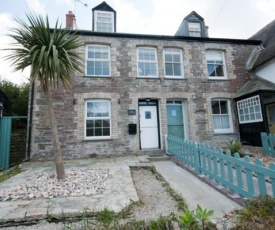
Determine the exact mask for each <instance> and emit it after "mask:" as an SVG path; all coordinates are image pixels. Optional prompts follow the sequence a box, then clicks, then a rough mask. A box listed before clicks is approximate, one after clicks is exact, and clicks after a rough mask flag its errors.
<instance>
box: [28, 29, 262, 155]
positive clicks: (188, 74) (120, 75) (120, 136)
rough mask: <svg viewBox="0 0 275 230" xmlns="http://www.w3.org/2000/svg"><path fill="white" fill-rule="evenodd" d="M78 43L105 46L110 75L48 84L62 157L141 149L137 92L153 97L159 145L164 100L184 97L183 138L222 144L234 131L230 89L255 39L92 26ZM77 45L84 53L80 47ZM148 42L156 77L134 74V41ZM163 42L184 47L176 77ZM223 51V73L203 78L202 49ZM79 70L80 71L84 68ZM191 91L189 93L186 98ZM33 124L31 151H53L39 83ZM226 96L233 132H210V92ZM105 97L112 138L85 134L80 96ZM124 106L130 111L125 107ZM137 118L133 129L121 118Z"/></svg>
mask: <svg viewBox="0 0 275 230" xmlns="http://www.w3.org/2000/svg"><path fill="white" fill-rule="evenodd" d="M79 36H81V39H82V40H83V42H84V44H85V45H88V44H99V45H107V46H108V47H110V53H111V76H110V77H88V76H83V74H78V73H74V74H73V75H72V86H71V89H69V90H64V89H62V88H59V89H57V90H54V91H52V97H53V98H54V101H55V114H56V117H57V123H58V130H59V135H60V139H61V143H62V149H63V154H64V158H65V159H75V158H85V157H92V156H94V155H95V154H96V155H97V156H109V155H133V154H144V153H145V154H147V153H148V152H147V151H143V150H141V149H140V134H139V116H138V111H139V106H138V102H139V100H140V99H145V98H151V99H156V100H157V101H158V112H159V136H160V148H159V149H158V151H164V150H165V135H166V134H167V114H166V102H167V100H178V101H182V102H183V106H184V108H185V111H186V114H185V125H186V132H187V135H186V138H188V139H191V140H194V141H197V142H203V143H211V144H212V145H214V146H217V147H219V146H221V145H223V142H224V141H226V140H227V139H232V138H238V135H239V133H238V126H237V115H236V114H237V113H236V109H235V103H234V100H233V98H234V97H235V93H236V91H237V89H238V88H239V87H240V86H241V85H242V84H243V83H244V82H245V81H247V79H248V75H247V73H246V71H245V63H246V60H247V59H248V57H249V55H250V53H251V51H252V50H253V49H254V48H255V47H256V45H257V44H256V42H255V43H254V44H253V43H248V42H246V41H245V40H243V41H241V42H240V41H239V42H236V41H234V40H229V39H224V40H223V39H218V40H217V39H216V40H215V39H212V40H211V39H186V38H182V39H180V38H177V37H168V38H167V37H166V38H165V37H164V38H162V37H161V36H156V37H153V38H152V37H150V36H148V37H146V36H145V35H143V36H142V35H141V36H136V37H133V36H128V35H123V34H120V36H116V35H110V34H109V35H107V34H106V35H105V36H99V35H98V34H96V32H94V33H93V32H91V33H90V34H86V35H79ZM85 45H84V46H83V47H81V48H80V49H79V50H77V52H79V53H81V55H83V59H85V47H86V46H85ZM138 47H153V48H156V50H157V62H158V78H139V77H138V76H137V48H138ZM165 48H177V49H180V50H181V51H182V55H183V71H184V78H183V79H168V78H165V72H164V71H165V70H164V56H163V50H164V49H165ZM208 49H213V50H222V51H224V52H225V65H226V72H227V79H225V80H210V79H208V76H207V62H206V50H208ZM83 72H85V71H84V70H83ZM192 95H195V96H196V98H195V99H194V100H193V99H192ZM34 98H35V99H34V115H33V126H32V144H31V158H32V159H36V160H46V159H52V158H53V155H52V140H51V132H50V126H49V118H48V112H47V106H46V105H45V101H44V98H43V93H42V92H41V90H40V89H39V87H36V88H35V96H34ZM212 98H223V99H228V100H229V101H230V104H231V114H232V123H233V132H232V133H228V134H216V133H214V129H213V120H212V110H211V99H212ZM88 99H108V100H110V102H111V138H110V139H107V140H87V139H85V135H84V133H85V101H86V100H88ZM128 109H134V110H136V115H128V113H127V111H128ZM130 123H134V124H137V130H138V133H137V134H136V135H129V134H128V124H130Z"/></svg>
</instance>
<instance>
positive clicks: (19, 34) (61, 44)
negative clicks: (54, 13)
mask: <svg viewBox="0 0 275 230" xmlns="http://www.w3.org/2000/svg"><path fill="white" fill-rule="evenodd" d="M26 16H27V20H28V23H26V22H24V21H23V20H21V19H19V18H17V19H15V20H16V23H17V27H15V28H12V29H11V30H10V33H9V34H8V36H9V37H11V38H12V39H13V40H14V44H13V47H12V48H11V49H8V50H9V51H10V54H9V55H7V56H6V59H8V60H10V61H12V65H13V66H14V69H15V70H16V71H17V70H24V69H25V68H26V67H28V66H31V72H30V78H31V79H32V80H35V79H38V80H39V81H40V85H41V87H42V89H43V90H44V91H45V92H46V91H48V89H49V87H55V86H56V85H57V84H58V82H59V81H60V82H61V83H62V84H63V85H64V86H68V85H69V82H70V76H71V74H72V72H74V71H77V72H83V69H84V68H83V64H82V63H83V60H82V58H81V57H80V55H79V54H78V53H76V49H77V48H79V47H80V46H83V42H81V40H80V39H79V38H78V37H77V36H75V35H74V34H73V33H72V31H70V30H68V29H62V28H61V25H59V23H58V20H57V21H56V24H55V27H54V28H53V29H51V28H50V24H49V19H48V17H46V18H45V19H44V18H43V17H42V16H41V15H38V16H36V15H32V14H27V15H26Z"/></svg>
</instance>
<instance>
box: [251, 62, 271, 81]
mask: <svg viewBox="0 0 275 230" xmlns="http://www.w3.org/2000/svg"><path fill="white" fill-rule="evenodd" d="M255 72H256V75H258V76H259V77H261V78H263V79H265V80H268V81H270V82H273V83H275V58H273V59H272V60H270V61H269V62H267V63H266V64H264V65H263V66H261V67H259V68H258V69H256V71H255Z"/></svg>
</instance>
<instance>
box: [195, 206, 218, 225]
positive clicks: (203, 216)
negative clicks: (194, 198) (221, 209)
mask: <svg viewBox="0 0 275 230" xmlns="http://www.w3.org/2000/svg"><path fill="white" fill-rule="evenodd" d="M213 214H214V211H213V210H207V209H202V207H201V206H200V205H197V208H196V213H195V217H196V219H197V220H198V221H199V222H200V224H201V227H202V229H203V230H204V229H206V227H207V226H209V217H210V216H212V215H213Z"/></svg>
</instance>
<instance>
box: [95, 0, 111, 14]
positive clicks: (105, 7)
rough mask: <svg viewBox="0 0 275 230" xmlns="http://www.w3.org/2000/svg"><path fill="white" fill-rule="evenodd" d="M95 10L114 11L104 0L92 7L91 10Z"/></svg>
mask: <svg viewBox="0 0 275 230" xmlns="http://www.w3.org/2000/svg"><path fill="white" fill-rule="evenodd" d="M95 10H102V11H111V12H116V11H115V10H114V9H113V8H112V7H110V6H109V5H108V4H107V3H106V2H105V1H104V2H102V3H100V4H99V5H97V6H96V7H94V8H93V9H92V11H95Z"/></svg>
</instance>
